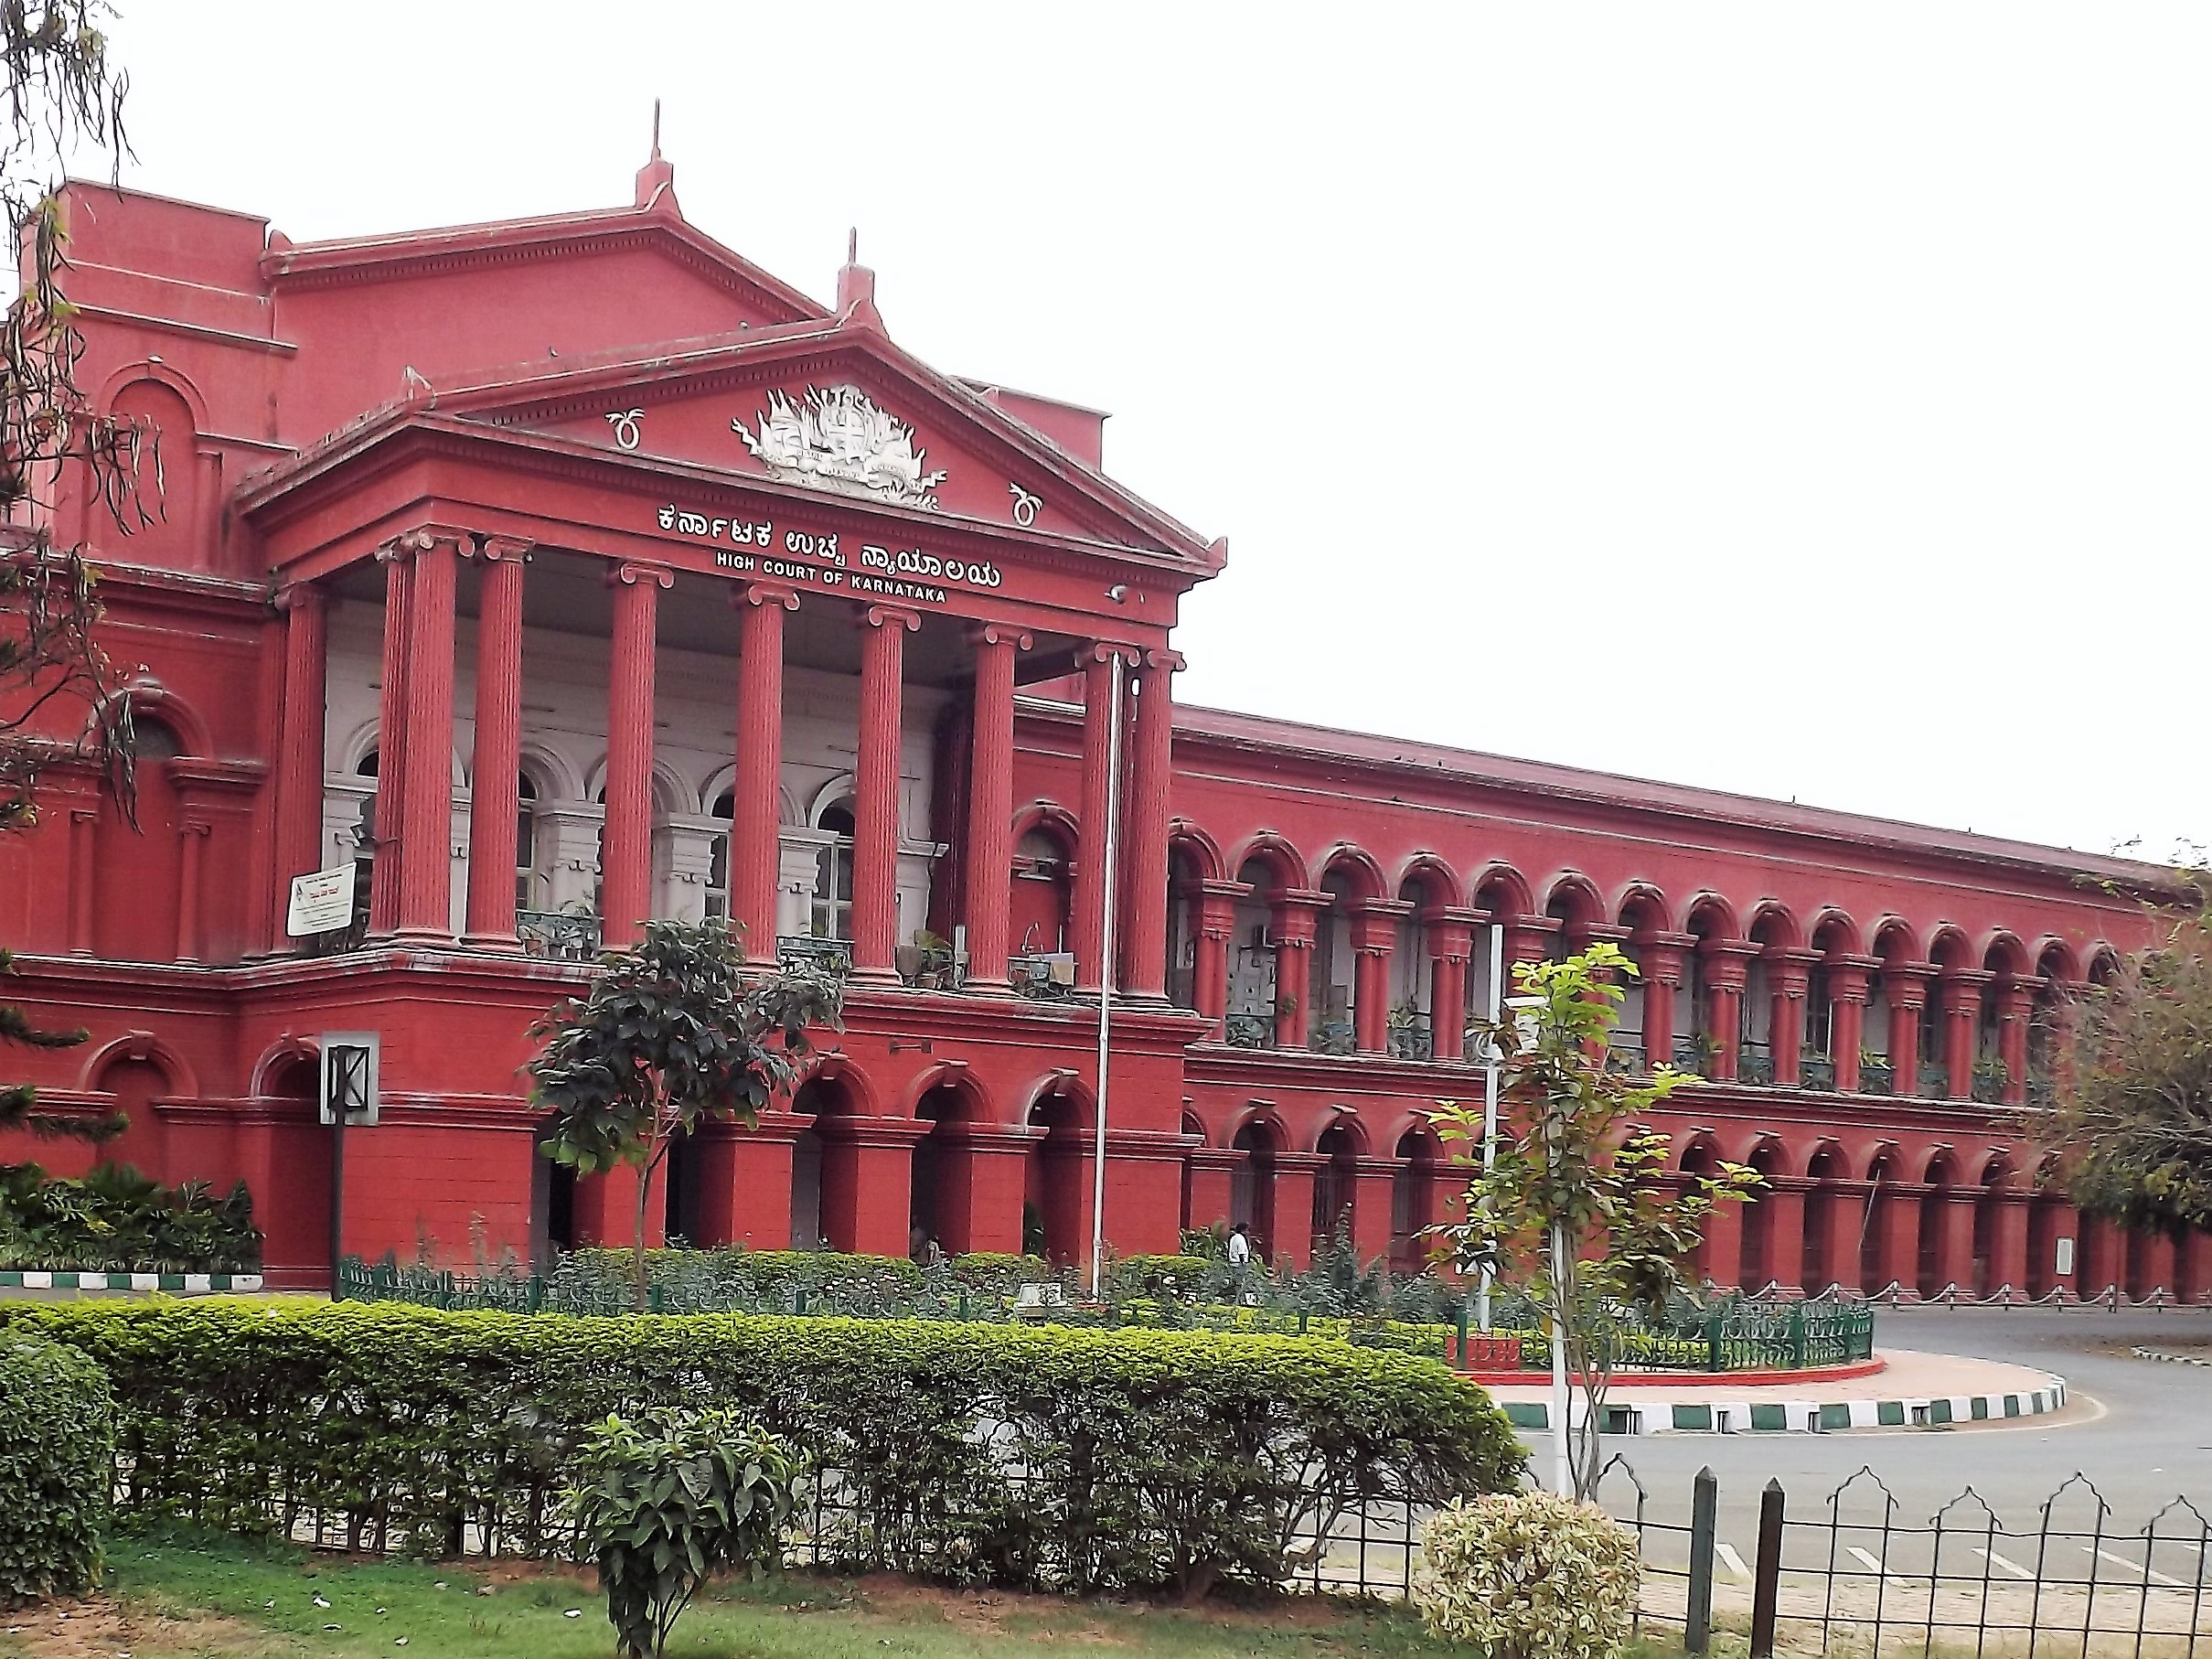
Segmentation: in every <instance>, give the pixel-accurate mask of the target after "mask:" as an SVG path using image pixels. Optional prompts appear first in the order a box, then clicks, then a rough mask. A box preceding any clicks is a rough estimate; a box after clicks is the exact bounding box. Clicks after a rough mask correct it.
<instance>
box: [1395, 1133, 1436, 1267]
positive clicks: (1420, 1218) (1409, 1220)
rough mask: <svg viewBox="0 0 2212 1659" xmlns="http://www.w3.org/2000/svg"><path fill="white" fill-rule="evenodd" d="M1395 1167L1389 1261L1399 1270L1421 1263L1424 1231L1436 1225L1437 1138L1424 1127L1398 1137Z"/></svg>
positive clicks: (1425, 1241) (1423, 1251)
mask: <svg viewBox="0 0 2212 1659" xmlns="http://www.w3.org/2000/svg"><path fill="white" fill-rule="evenodd" d="M1395 1156H1396V1158H1397V1161H1398V1167H1397V1168H1396V1169H1395V1170H1393V1171H1392V1172H1391V1175H1390V1262H1391V1266H1392V1267H1393V1268H1396V1269H1397V1270H1398V1271H1399V1272H1402V1273H1410V1272H1413V1271H1414V1270H1416V1268H1419V1267H1420V1266H1421V1263H1422V1258H1424V1257H1425V1256H1426V1255H1427V1239H1426V1238H1425V1237H1424V1235H1425V1234H1426V1232H1427V1229H1428V1228H1429V1227H1432V1226H1435V1225H1436V1219H1437V1218H1436V1209H1435V1205H1436V1178H1437V1138H1436V1136H1435V1135H1434V1134H1432V1133H1430V1132H1428V1131H1427V1130H1424V1129H1407V1130H1406V1131H1405V1133H1404V1134H1403V1135H1401V1136H1399V1137H1398V1144H1397V1147H1396V1149H1395Z"/></svg>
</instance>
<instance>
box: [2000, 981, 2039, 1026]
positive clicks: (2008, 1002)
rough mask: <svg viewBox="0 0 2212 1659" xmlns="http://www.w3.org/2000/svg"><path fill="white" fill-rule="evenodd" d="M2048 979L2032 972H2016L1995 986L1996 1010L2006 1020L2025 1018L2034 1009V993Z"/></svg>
mask: <svg viewBox="0 0 2212 1659" xmlns="http://www.w3.org/2000/svg"><path fill="white" fill-rule="evenodd" d="M2046 983H2048V981H2046V980H2044V979H2038V978H2036V976H2035V975H2033V974H2016V975H2014V976H2013V977H2012V978H2010V979H2007V980H2006V981H2005V982H2004V984H2003V985H2000V986H1999V987H1998V988H1997V1011H1998V1013H1999V1014H2000V1015H2002V1016H2003V1017H2004V1018H2005V1019H2007V1020H2019V1019H2025V1017H2026V1016H2027V1015H2029V1014H2032V1013H2034V1012H2035V1011H2036V992H2037V991H2039V990H2042V989H2043V988H2044V986H2045V985H2046Z"/></svg>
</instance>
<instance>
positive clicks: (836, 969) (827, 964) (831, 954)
mask: <svg viewBox="0 0 2212 1659" xmlns="http://www.w3.org/2000/svg"><path fill="white" fill-rule="evenodd" d="M775 961H776V966H777V967H779V968H796V967H801V966H805V967H808V968H814V969H819V970H820V971H821V972H823V973H826V974H829V975H831V976H833V977H835V978H837V979H843V978H844V977H845V976H846V975H847V974H849V973H850V972H851V971H852V942H851V941H850V939H819V938H817V937H814V935H812V934H809V933H779V934H777V935H776V936H775Z"/></svg>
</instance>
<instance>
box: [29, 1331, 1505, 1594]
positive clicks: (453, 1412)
mask: <svg viewBox="0 0 2212 1659" xmlns="http://www.w3.org/2000/svg"><path fill="white" fill-rule="evenodd" d="M7 1327H12V1328H16V1329H29V1330H35V1331H37V1332H39V1333H44V1334H48V1335H50V1336H52V1337H54V1338H55V1339H57V1340H59V1341H60V1342H64V1343H69V1344H71V1345H73V1346H75V1347H77V1348H79V1349H80V1350H81V1351H82V1352H84V1353H85V1354H89V1355H91V1357H93V1358H95V1359H97V1360H98V1361H99V1362H100V1363H101V1364H102V1365H104V1366H106V1368H107V1370H108V1373H109V1375H110V1376H111V1377H112V1379H113V1383H114V1388H115V1395H116V1400H117V1403H118V1406H119V1407H120V1411H121V1420H120V1433H119V1437H118V1439H119V1445H120V1450H121V1454H122V1455H121V1465H122V1469H123V1503H124V1504H125V1506H126V1508H128V1509H129V1510H131V1511H133V1512H136V1513H141V1514H150V1515H171V1516H180V1517H187V1518H190V1519H194V1520H198V1521H201V1522H205V1523H210V1524H213V1525H219V1526H223V1527H228V1528H231V1529H234V1530H262V1529H275V1530H280V1531H283V1532H287V1533H289V1532H290V1530H291V1529H292V1527H293V1526H294V1523H295V1522H297V1521H298V1520H300V1519H302V1518H312V1519H313V1520H314V1521H315V1523H316V1525H317V1527H318V1529H319V1531H320V1532H321V1534H322V1536H343V1537H344V1539H345V1540H346V1541H347V1542H348V1543H349V1544H353V1545H356V1546H360V1547H377V1548H385V1549H404V1550H410V1551H422V1552H436V1553H455V1552H457V1551H458V1550H460V1549H461V1548H463V1547H472V1548H474V1547H488V1548H492V1549H497V1550H502V1551H521V1552H526V1553H533V1554H541V1555H561V1554H572V1553H573V1550H574V1541H573V1538H572V1533H571V1529H570V1527H569V1525H568V1523H567V1521H566V1519H565V1517H564V1515H563V1512H562V1508H561V1501H560V1493H561V1490H562V1489H563V1487H564V1485H565V1484H566V1483H567V1482H568V1480H569V1477H570V1473H571V1469H570V1465H571V1462H572V1456H573V1453H574V1449H575V1447H576V1445H577V1443H578V1440H580V1438H581V1436H582V1433H583V1432H584V1430H585V1429H588V1428H589V1427H590V1426H591V1425H592V1424H593V1423H595V1422H598V1421H601V1420H603V1419H604V1418H606V1417H607V1416H608V1414H609V1413H622V1414H625V1415H626V1414H630V1413H634V1412H636V1411H638V1410H641V1409H647V1408H651V1407H668V1406H677V1405H684V1406H710V1405H711V1406H715V1407H728V1408H730V1409H732V1410H736V1411H740V1412H742V1413H743V1414H744V1415H745V1417H746V1418H748V1420H752V1421H756V1422H758V1423H759V1424H760V1425H761V1426H762V1427H763V1428H764V1429H767V1430H768V1431H769V1432H771V1433H773V1434H775V1435H777V1436H779V1437H781V1438H783V1439H785V1440H789V1441H790V1442H791V1443H793V1444H794V1445H796V1446H797V1447H799V1448H800V1449H801V1450H805V1451H807V1452H808V1453H810V1454H811V1455H812V1456H813V1458H814V1459H815V1461H816V1465H817V1470H816V1474H815V1476H814V1477H813V1485H814V1490H813V1491H812V1493H810V1494H808V1496H807V1507H806V1510H805V1512H804V1515H803V1520H802V1525H803V1527H804V1529H805V1531H806V1533H807V1546H808V1553H809V1554H818V1556H819V1557H820V1558H821V1559H823V1560H825V1561H828V1562H831V1563H836V1564H839V1565H847V1566H851V1567H856V1568H868V1569H888V1570H892V1571H900V1572H910V1573H919V1574H924V1575H929V1576H935V1577H940V1578H948V1579H958V1580H964V1581H965V1580H975V1581H982V1580H988V1581H992V1582H996V1583H1000V1584H1007V1585H1020V1586H1027V1587H1034V1588H1053V1589H1059V1588H1070V1589H1085V1590H1089V1589H1170V1590H1173V1591H1176V1592H1178V1593H1181V1594H1194V1593H1202V1592H1203V1591H1204V1590H1205V1589H1207V1588H1208V1587H1209V1586H1210V1585H1212V1584H1213V1582H1214V1581H1215V1580H1216V1579H1220V1578H1222V1577H1224V1576H1225V1577H1231V1578H1237V1579H1246V1580H1249V1581H1254V1582H1260V1583H1273V1582H1277V1581H1279V1580H1280V1579H1283V1578H1285V1577H1286V1576H1287V1575H1288V1573H1289V1572H1290V1571H1292V1570H1294V1569H1295V1568H1297V1567H1298V1565H1299V1563H1300V1552H1301V1550H1302V1549H1303V1548H1304V1547H1306V1546H1305V1545H1303V1544H1301V1540H1310V1539H1311V1538H1312V1537H1314V1536H1320V1535H1325V1534H1326V1532H1327V1530H1328V1528H1329V1527H1330V1525H1333V1523H1334V1522H1335V1521H1336V1519H1337V1518H1338V1517H1340V1516H1341V1515H1343V1514H1345V1513H1347V1512H1348V1511H1349V1510H1351V1509H1352V1508H1353V1507H1355V1506H1357V1505H1359V1504H1362V1503H1365V1502H1368V1501H1371V1500H1378V1499H1397V1500H1404V1501H1406V1502H1409V1503H1413V1504H1420V1505H1424V1506H1427V1505H1434V1504H1442V1503H1446V1502H1448V1501H1449V1500H1450V1499H1452V1498H1453V1497H1456V1496H1459V1495H1463V1494H1467V1493H1478V1492H1485V1491H1502V1490H1510V1489H1512V1487H1513V1486H1514V1485H1515V1483H1516V1482H1517V1480H1518V1477H1519V1472H1520V1468H1521V1462H1522V1453H1521V1450H1520V1448H1519V1445H1518V1443H1517V1442H1516V1440H1515V1439H1514V1437H1513V1434H1512V1429H1510V1428H1509V1427H1508V1426H1507V1424H1506V1421H1505V1418H1504V1417H1503V1415H1502V1414H1501V1413H1500V1412H1499V1411H1498V1410H1497V1408H1496V1407H1493V1406H1492V1405H1491V1403H1490V1400H1489V1398H1488V1397H1487V1396H1486V1395H1484V1393H1483V1392H1482V1391H1481V1390H1480V1388H1477V1387H1475V1386H1472V1385H1470V1384H1469V1383H1466V1382H1464V1381H1462V1380H1460V1379H1459V1378H1456V1377H1454V1376H1452V1375H1450V1374H1449V1373H1448V1372H1447V1371H1446V1370H1444V1369H1443V1367H1441V1366H1439V1365H1436V1364H1434V1363H1433V1362H1430V1361H1427V1360H1422V1359H1415V1358H1411V1357H1407V1356H1405V1355H1401V1354H1383V1353H1376V1352H1372V1351H1367V1350H1362V1349H1358V1348H1352V1347H1347V1346H1340V1345H1337V1344H1333V1343H1309V1342H1298V1341H1296V1340H1292V1339H1286V1338H1280V1337H1266V1336H1222V1335H1215V1334H1211V1333H1192V1332H1160V1331H1146V1332H1136V1331H1119V1332H1107V1331H1073V1330H1065V1329H1054V1328H1040V1329H1030V1328H1025V1327H1021V1326H1000V1325H975V1324H949V1323H942V1322H927V1321H914V1322H893V1321H868V1320H845V1319H816V1318H807V1319H792V1318H784V1317H775V1316H752V1315H744V1314H684V1315H672V1314H664V1315H658V1316H652V1315H647V1316H645V1317H636V1316H630V1317H625V1318H617V1319H602V1318H582V1317H576V1316H571V1315H551V1314H544V1315H535V1316H533V1315H520V1314H508V1313H493V1312H470V1313H440V1312H435V1311H430V1310H427V1309H419V1308H406V1307H397V1306H391V1305H389V1304H388V1305H382V1306H373V1307H360V1306H348V1305H340V1306H337V1307H311V1308H305V1309H299V1308H286V1307H281V1306H271V1305H268V1304H260V1303H240V1302H224V1301H205V1302H189V1303H166V1304H165V1303H155V1304H151V1305H146V1304H125V1303H110V1302H87V1303H73V1304H48V1305H33V1304H10V1305H7V1306H5V1308H0V1328H7Z"/></svg>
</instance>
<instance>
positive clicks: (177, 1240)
mask: <svg viewBox="0 0 2212 1659" xmlns="http://www.w3.org/2000/svg"><path fill="white" fill-rule="evenodd" d="M261 1259H262V1236H261V1234H260V1232H259V1231H257V1230H256V1229H255V1227H254V1226H253V1200H252V1198H251V1195H249V1194H248V1193H247V1191H246V1183H244V1182H242V1181H241V1182H240V1183H237V1184H236V1185H235V1186H233V1187H232V1188H231V1189H230V1195H229V1196H228V1197H226V1198H217V1197H216V1196H215V1195H214V1194H213V1193H210V1192H209V1191H208V1184H207V1183H205V1182H204V1181H187V1182H182V1183H179V1184H177V1185H176V1186H173V1187H166V1186H163V1185H162V1184H161V1183H159V1182H157V1181H154V1180H151V1179H149V1178H148V1177H146V1176H144V1175H142V1174H140V1173H139V1172H137V1171H136V1170H135V1169H134V1168H133V1167H132V1166H131V1165H129V1164H127V1163H124V1164H114V1163H102V1164H100V1165H97V1166H96V1167H94V1168H93V1169H92V1170H91V1172H88V1173H86V1174H85V1175H83V1176H81V1177H80V1178H77V1179H75V1180H70V1179H66V1178H60V1177H56V1176H51V1175H48V1173H47V1172H46V1171H45V1170H43V1169H41V1168H40V1167H39V1166H38V1165H37V1164H35V1163H5V1164H0V1268H84V1269H89V1270H91V1271H93V1272H102V1271H106V1270H109V1269H114V1268H120V1269H124V1270H129V1269H131V1268H149V1269H155V1270H159V1271H164V1272H171V1273H234V1272H237V1271H239V1270H240V1269H242V1268H256V1267H259V1266H260V1265H261Z"/></svg>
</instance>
